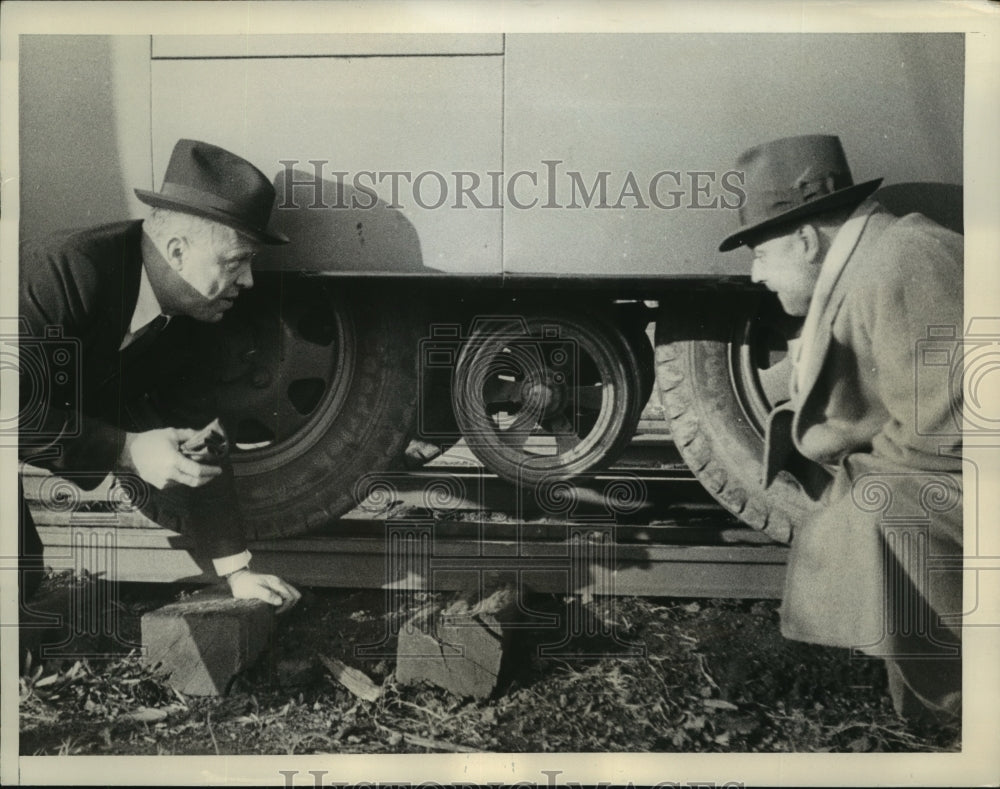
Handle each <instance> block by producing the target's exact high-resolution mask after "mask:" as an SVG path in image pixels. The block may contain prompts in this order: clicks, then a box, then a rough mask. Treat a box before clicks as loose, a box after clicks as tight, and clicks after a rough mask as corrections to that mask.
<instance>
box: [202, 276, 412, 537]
mask: <svg viewBox="0 0 1000 789" xmlns="http://www.w3.org/2000/svg"><path fill="white" fill-rule="evenodd" d="M257 279H258V281H257V283H256V285H255V287H254V288H253V289H252V290H250V291H248V292H247V293H245V294H243V295H242V296H241V297H240V299H239V300H238V301H237V302H236V305H235V306H234V307H233V308H232V309H231V310H230V312H229V313H227V315H226V317H225V319H224V320H223V321H222V322H221V323H220V324H218V325H217V326H212V327H208V329H207V331H208V332H210V333H211V334H210V336H206V337H205V343H206V349H207V350H206V351H205V353H206V354H207V356H206V357H205V359H203V362H202V373H201V375H202V380H204V376H206V375H207V376H210V380H211V390H212V397H213V400H214V403H215V410H216V411H217V412H218V415H219V416H220V417H221V419H222V423H223V424H224V425H225V426H226V429H227V431H228V433H229V438H230V444H231V447H232V460H233V469H234V473H235V476H236V487H237V492H238V494H239V500H240V504H241V507H242V509H243V516H244V521H245V524H246V531H247V535H248V536H249V537H253V538H267V537H278V536H288V535H294V534H300V533H302V532H305V531H308V530H310V529H313V528H316V527H319V526H321V525H324V524H326V523H329V522H330V521H332V520H333V519H335V518H336V517H338V516H340V515H342V514H343V513H344V512H347V511H348V510H350V509H351V508H352V507H353V506H354V505H355V503H356V502H355V501H354V495H353V494H354V489H355V484H356V482H357V481H358V479H360V477H362V476H363V475H364V474H366V473H369V472H372V471H379V470H382V469H385V468H386V467H388V466H389V465H390V464H392V463H393V462H395V461H396V459H397V458H398V457H399V455H400V453H401V452H402V449H403V447H404V446H405V443H406V440H407V436H408V434H409V432H410V430H411V428H412V425H413V421H414V417H415V409H416V391H417V385H416V361H415V360H416V348H417V342H418V339H419V336H420V333H419V325H418V323H417V322H416V321H415V320H414V318H413V317H412V316H411V315H410V311H409V309H408V308H407V306H406V305H405V304H404V303H403V302H402V301H401V300H399V299H396V298H393V297H389V296H385V295H379V294H374V293H373V292H364V293H361V292H356V291H352V292H350V293H344V292H342V290H341V288H342V287H343V286H341V285H338V284H337V283H335V282H332V281H330V280H324V279H321V278H311V279H302V278H295V277H281V276H274V277H271V276H267V275H260V276H258V278H257ZM206 360H207V361H208V365H207V367H206V365H205V364H204V362H205V361H206Z"/></svg>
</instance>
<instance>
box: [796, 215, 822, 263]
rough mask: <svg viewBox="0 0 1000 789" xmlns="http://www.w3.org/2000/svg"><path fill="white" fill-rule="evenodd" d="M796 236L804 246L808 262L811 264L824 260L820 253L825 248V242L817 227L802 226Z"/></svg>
mask: <svg viewBox="0 0 1000 789" xmlns="http://www.w3.org/2000/svg"><path fill="white" fill-rule="evenodd" d="M796 236H797V237H798V239H799V241H800V242H801V244H802V247H803V250H804V251H805V257H806V261H807V262H808V263H809V264H813V263H817V262H819V261H821V260H822V256H821V255H820V252H821V251H822V248H823V242H822V238H821V237H820V234H819V229H818V228H817V227H816V225H800V226H799V229H798V231H797V232H796Z"/></svg>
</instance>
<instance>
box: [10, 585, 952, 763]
mask: <svg viewBox="0 0 1000 789" xmlns="http://www.w3.org/2000/svg"><path fill="white" fill-rule="evenodd" d="M126 592H127V589H126ZM143 594H145V592H143ZM392 594H395V593H392ZM434 600H440V598H439V597H438V598H435V597H434V596H431V595H428V594H426V593H416V592H414V593H409V592H407V593H406V594H400V595H398V596H395V597H394V596H392V595H391V594H388V593H386V591H385V590H368V591H349V590H314V591H311V592H309V593H308V594H307V596H306V597H304V598H303V601H302V602H301V603H300V605H299V606H296V608H295V609H293V610H292V611H291V612H289V614H288V615H287V616H288V618H287V621H283V623H282V629H283V634H282V638H281V639H279V640H278V641H277V643H276V644H275V655H274V659H275V661H276V663H277V665H279V666H280V665H282V661H284V662H285V664H286V669H287V670H286V671H285V674H286V675H289V676H290V675H293V674H294V675H295V677H296V683H295V685H294V687H289V686H288V684H287V683H286V682H284V679H282V682H281V684H279V683H278V681H276V680H278V679H279V677H278V676H277V675H278V674H279V672H278V671H275V670H274V667H273V666H272V667H271V668H269V667H268V666H267V665H264V664H263V663H259V664H258V665H257V666H255V667H254V668H253V669H251V670H250V671H249V672H247V673H246V674H245V675H242V676H241V677H240V678H239V681H238V683H237V684H236V685H234V687H233V688H232V690H231V691H230V694H229V695H228V696H226V697H194V696H186V695H184V694H178V693H177V692H176V691H175V690H173V689H172V688H171V687H170V686H169V685H168V684H167V683H166V682H165V681H164V677H163V676H162V675H160V674H158V673H157V672H156V671H153V670H151V669H150V668H149V667H146V666H143V665H142V663H141V661H140V659H139V656H138V654H134V653H133V654H131V655H129V654H124V655H118V656H114V657H110V658H108V659H101V660H97V659H89V660H88V659H79V658H76V659H66V660H46V661H44V662H39V661H37V660H34V661H33V662H32V663H27V662H26V666H25V669H26V670H25V673H24V675H23V676H22V677H21V687H20V698H21V702H20V726H21V731H20V744H21V746H20V747H21V751H22V753H24V754H26V755H32V754H39V755H44V754H49V755H57V754H63V755H69V754H103V755H109V754H115V755H155V754H159V753H170V754H191V755H193V754H204V755H212V754H221V755H228V754H254V755H260V754H339V753H345V754H347V753H357V754H381V753H385V754H396V753H399V754H422V753H434V752H437V753H457V754H464V753H472V752H503V753H518V752H522V753H523V752H574V753H580V752H583V753H587V752H591V753H593V752H637V751H650V752H684V753H700V752H708V753H756V752H761V753H786V752H812V753H816V752H831V753H845V752H846V753H851V752H856V753H861V752H865V753H869V752H918V751H920V752H929V751H933V752H937V751H952V752H954V751H957V750H958V749H959V748H960V747H961V739H960V736H959V734H960V733H959V731H958V730H957V729H951V730H948V729H944V728H940V727H939V728H936V729H934V728H926V727H925V728H920V727H918V726H915V725H912V724H906V723H905V722H903V721H901V720H900V719H899V718H897V717H896V715H895V713H894V712H893V710H892V706H891V703H890V702H889V700H888V696H887V693H886V682H885V678H884V676H883V674H882V673H881V672H882V670H881V664H880V663H879V662H878V661H869V660H862V659H857V658H851V656H850V655H848V654H846V652H845V651H842V650H834V649H828V648H824V647H815V646H812V645H808V644H801V643H797V642H789V641H786V640H785V639H783V638H781V636H780V633H779V631H778V618H777V603H776V602H774V601H738V600H736V601H734V600H708V599H700V600H697V601H691V600H666V599H660V600H649V599H643V598H625V597H622V598H614V599H601V598H595V599H594V601H591V603H590V604H589V605H583V604H582V603H580V602H579V601H578V600H577V601H576V602H571V603H567V602H566V601H564V600H563V597H562V596H559V597H556V596H533V597H531V598H528V599H527V600H526V601H525V608H526V610H527V611H528V616H529V617H535V621H536V623H542V624H535V625H533V626H531V627H529V628H521V629H517V630H516V631H515V632H514V634H513V637H512V640H511V642H510V644H509V647H508V648H507V649H505V655H506V656H507V657H509V660H507V657H505V668H504V669H503V671H502V672H501V676H499V677H498V679H497V683H498V684H497V687H498V691H499V692H498V693H496V694H494V695H493V696H492V697H491V698H489V699H483V700H468V699H465V698H462V697H460V696H457V695H455V694H453V693H449V692H448V691H446V690H444V689H441V688H437V687H434V686H430V685H426V684H416V685H412V686H409V685H404V684H402V683H400V682H398V681H397V677H396V674H395V671H396V647H397V639H398V637H399V632H400V628H401V627H402V624H403V623H405V622H406V621H407V620H408V619H409V618H410V617H411V616H412V615H413V613H414V612H415V611H416V610H419V609H420V608H422V607H423V606H424V605H426V604H427V603H429V602H432V601H434ZM692 602H697V609H696V610H695V606H692V605H691V603H692ZM573 606H576V607H573ZM148 609H149V606H148V605H144V604H142V601H141V600H138V601H137V600H135V599H131V598H128V597H127V596H126V597H125V598H124V599H123V601H122V605H121V607H120V612H121V616H122V617H123V621H124V623H125V625H128V621H129V620H128V618H129V617H132V619H133V620H135V621H133V623H132V625H133V627H136V628H137V625H138V622H137V618H138V616H139V615H141V613H142V612H143V611H144V610H148ZM584 614H586V616H584ZM545 622H557V623H559V624H558V626H555V625H552V624H548V625H545V624H544V623H545ZM567 623H577V624H580V625H581V628H582V630H583V631H585V632H582V633H581V634H574V632H573V631H572V627H571V625H569V624H567ZM303 644H309V645H310V647H311V648H310V649H309V650H308V651H304V650H303V649H302V645H303ZM314 653H315V654H316V655H319V656H320V657H317V658H314V657H313V654H314ZM331 666H332V667H334V668H336V673H335V671H334V668H331ZM310 667H312V668H311V669H310ZM269 672H271V673H269ZM327 674H329V675H330V676H329V677H327V676H326V675H327ZM338 674H339V677H338ZM347 677H351V678H352V679H353V680H354V682H353V683H352V681H351V679H348V680H347V681H346V682H345V681H344V678H347ZM352 687H353V688H354V689H353V690H352V689H351V688H352ZM376 694H377V695H376Z"/></svg>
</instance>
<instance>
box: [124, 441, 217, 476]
mask: <svg viewBox="0 0 1000 789" xmlns="http://www.w3.org/2000/svg"><path fill="white" fill-rule="evenodd" d="M195 432H196V431H194V430H190V429H188V428H175V427H165V428H162V429H160V430H147V431H146V432H144V433H126V434H125V446H124V447H123V448H122V453H121V455H120V457H119V458H118V462H119V464H120V465H121V466H122V467H123V468H126V469H128V470H129V471H134V472H135V473H136V474H138V475H139V476H140V477H142V479H144V480H145V481H146V482H148V483H149V484H150V485H152V486H153V487H155V488H160V489H162V488H166V487H169V486H171V485H187V486H188V487H189V488H199V487H201V486H202V485H205V484H207V483H209V482H211V481H212V480H213V479H215V478H216V477H217V476H219V474H221V473H222V468H221V467H220V466H217V465H213V464H209V463H198V462H197V461H194V460H191V459H190V458H187V457H184V455H183V454H182V453H181V451H180V449H179V447H180V445H181V444H183V443H184V442H185V441H187V439H189V438H190V437H191V436H193V435H194V434H195Z"/></svg>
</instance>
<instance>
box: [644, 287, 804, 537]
mask: <svg viewBox="0 0 1000 789" xmlns="http://www.w3.org/2000/svg"><path fill="white" fill-rule="evenodd" d="M712 298H713V303H712V305H711V309H709V308H708V306H709V305H707V304H706V303H705V302H704V301H699V300H691V299H688V300H685V301H683V302H682V301H681V300H665V301H663V302H661V305H660V312H659V314H658V316H657V321H656V373H657V385H658V386H659V389H660V397H661V400H662V402H663V408H664V414H665V416H666V418H667V421H668V422H669V424H670V430H671V433H672V434H673V438H674V442H675V444H676V446H677V449H678V451H679V452H680V454H681V456H682V457H683V458H684V460H685V462H686V463H687V464H688V466H689V467H690V468H691V470H692V472H694V474H695V475H696V476H697V477H698V479H699V481H700V482H701V483H702V485H704V487H705V488H706V489H707V490H708V492H709V493H711V494H712V496H713V497H714V498H715V499H716V500H717V501H718V502H719V503H720V504H722V505H723V506H724V507H726V509H728V510H729V511H730V512H732V513H733V514H734V515H737V516H738V517H739V518H740V519H741V520H743V521H744V522H745V523H747V524H749V525H750V526H753V527H754V528H756V529H759V530H761V531H763V532H765V533H766V534H768V535H769V536H770V537H772V538H774V539H776V540H779V541H782V542H786V541H788V539H789V538H790V535H791V529H792V526H793V525H794V524H795V523H796V522H798V521H800V520H801V519H802V518H804V517H805V516H806V514H807V512H808V510H809V509H810V506H811V502H810V500H809V499H808V497H807V496H806V495H805V493H804V492H803V491H802V490H801V488H799V486H798V485H797V484H796V483H795V482H794V481H793V480H791V479H789V478H786V477H785V476H784V475H781V476H779V478H778V479H776V480H775V481H774V483H773V484H772V485H771V486H770V487H769V488H767V489H765V488H764V487H763V483H762V479H763V469H764V432H765V427H766V423H767V415H768V413H769V412H770V411H771V409H772V408H774V406H776V405H778V404H780V403H781V402H783V401H786V400H788V397H789V395H788V385H789V378H790V375H791V362H790V359H789V358H788V356H787V343H786V339H785V338H786V336H788V332H789V330H790V325H791V324H790V319H789V318H788V317H787V316H785V315H784V313H782V312H781V310H780V307H778V306H777V304H776V302H774V301H773V300H772V299H770V298H768V297H765V298H763V299H758V298H753V297H748V296H742V297H739V296H718V295H713V296H712Z"/></svg>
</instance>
